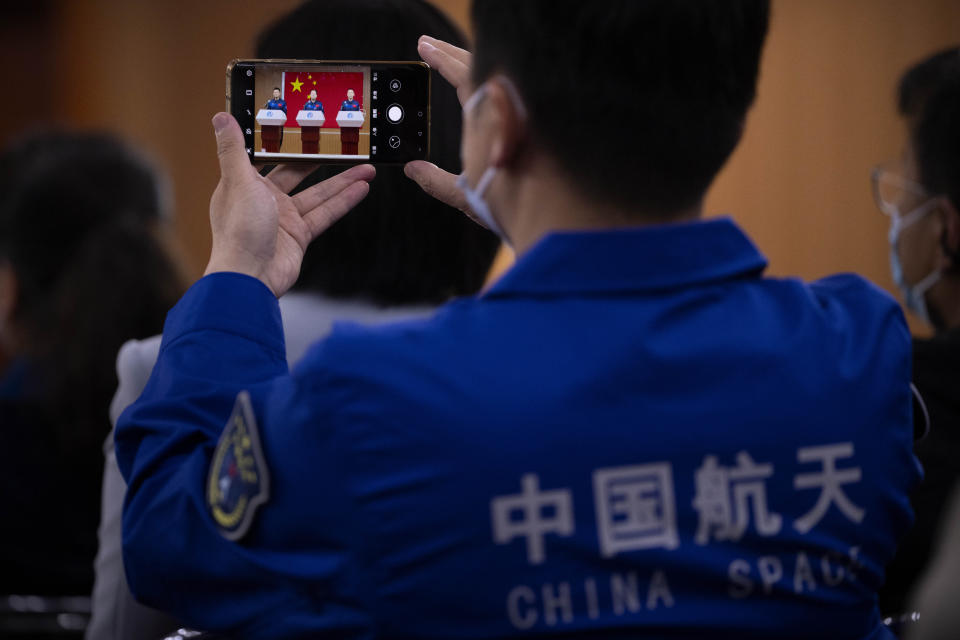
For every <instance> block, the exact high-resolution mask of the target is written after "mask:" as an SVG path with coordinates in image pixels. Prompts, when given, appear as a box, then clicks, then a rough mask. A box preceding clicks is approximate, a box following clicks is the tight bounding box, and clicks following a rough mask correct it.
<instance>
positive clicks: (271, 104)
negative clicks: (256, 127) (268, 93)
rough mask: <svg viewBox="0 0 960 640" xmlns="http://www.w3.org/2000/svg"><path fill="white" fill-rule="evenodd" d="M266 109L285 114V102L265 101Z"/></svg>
mask: <svg viewBox="0 0 960 640" xmlns="http://www.w3.org/2000/svg"><path fill="white" fill-rule="evenodd" d="M267 109H280V110H281V111H283V112H284V113H286V112H287V101H286V100H282V99H281V100H274V99H273V98H271V99H270V100H268V101H267Z"/></svg>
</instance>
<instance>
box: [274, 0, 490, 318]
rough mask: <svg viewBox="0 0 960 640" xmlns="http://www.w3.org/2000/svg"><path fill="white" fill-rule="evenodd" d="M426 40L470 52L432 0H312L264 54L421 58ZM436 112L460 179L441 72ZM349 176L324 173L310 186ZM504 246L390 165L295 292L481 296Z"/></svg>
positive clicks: (334, 230)
mask: <svg viewBox="0 0 960 640" xmlns="http://www.w3.org/2000/svg"><path fill="white" fill-rule="evenodd" d="M423 34H428V35H432V36H435V37H437V38H440V39H442V40H446V41H447V42H450V43H452V44H455V45H457V46H461V47H462V46H466V42H465V38H464V36H463V34H462V33H461V32H460V30H459V29H457V28H456V27H455V26H454V25H453V24H452V23H451V22H450V20H449V19H448V18H447V17H446V16H445V15H444V14H443V13H442V12H441V11H440V10H438V9H437V8H436V7H434V6H433V5H431V4H430V3H429V2H426V1H424V0H313V1H311V2H307V3H305V4H303V5H302V6H300V7H299V8H298V9H297V10H295V11H294V12H292V13H290V14H289V15H287V16H286V17H284V18H283V19H281V20H280V22H278V23H276V24H274V25H273V26H271V27H270V28H268V29H267V30H266V31H264V32H263V33H262V34H261V36H260V39H259V42H258V43H257V56H258V57H261V58H305V59H309V58H317V59H328V60H331V59H332V60H369V59H371V58H373V59H380V60H419V59H420V57H419V55H418V54H417V39H418V38H419V36H421V35H423ZM431 73H433V72H431ZM431 115H432V118H431V120H432V122H431V130H430V146H431V158H430V159H431V161H433V162H435V163H436V164H437V165H439V166H441V167H443V168H444V169H447V170H448V171H452V172H454V173H457V172H459V171H460V127H461V109H460V103H459V101H458V100H457V95H456V92H455V91H454V90H453V89H452V88H451V87H450V86H449V84H448V83H447V82H446V81H445V80H443V79H441V78H438V77H436V76H435V77H434V79H433V90H432V96H431ZM341 170H342V167H332V168H331V167H326V168H322V169H320V170H319V171H317V172H316V173H315V174H314V175H313V176H312V177H311V178H310V179H308V180H307V181H306V182H305V183H304V186H306V185H309V184H313V183H315V182H317V181H319V180H322V179H324V178H326V177H329V176H331V175H333V174H334V173H337V172H339V171H341ZM498 246H499V241H498V240H497V238H496V236H494V235H493V234H492V233H490V232H489V231H487V230H486V229H484V228H482V227H480V226H479V225H477V224H476V223H474V222H472V221H471V220H469V219H468V218H466V216H464V215H463V213H461V212H460V211H457V210H456V209H453V208H451V207H449V206H447V205H445V204H443V203H441V202H439V201H437V200H435V199H433V198H431V197H430V196H428V195H426V194H425V193H423V192H422V191H421V189H420V188H419V187H418V186H417V185H416V184H415V183H414V182H413V181H412V180H410V179H409V178H407V177H406V176H405V175H404V174H403V168H402V167H393V166H381V167H378V168H377V178H376V180H374V181H373V183H372V184H371V190H370V194H369V195H368V196H367V197H366V198H365V199H364V200H363V202H361V203H360V204H359V205H358V206H357V207H356V208H354V210H353V211H351V212H350V213H349V214H348V215H346V216H344V217H343V218H341V219H340V220H339V221H338V222H337V223H336V224H335V225H333V227H331V228H330V229H328V230H327V231H326V232H325V233H323V234H322V235H321V236H320V237H319V238H317V239H316V240H314V242H313V244H312V245H311V246H310V248H309V249H307V253H306V255H305V256H304V260H303V267H302V269H301V271H300V278H299V279H298V280H297V283H296V284H295V285H294V288H295V289H299V290H312V291H318V292H321V293H324V294H326V295H329V296H333V297H361V298H365V299H368V300H371V301H373V302H374V303H376V304H380V305H384V306H385V305H416V304H434V303H440V302H443V301H446V300H447V299H449V298H450V297H453V296H459V295H469V294H473V293H475V292H477V291H478V290H479V289H480V287H481V286H483V282H484V280H485V278H486V275H487V272H488V271H489V268H490V264H491V263H492V262H493V257H494V255H495V253H496V250H497V247H498Z"/></svg>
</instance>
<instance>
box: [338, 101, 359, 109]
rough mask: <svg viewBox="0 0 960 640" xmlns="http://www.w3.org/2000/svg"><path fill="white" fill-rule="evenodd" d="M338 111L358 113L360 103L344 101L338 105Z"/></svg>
mask: <svg viewBox="0 0 960 640" xmlns="http://www.w3.org/2000/svg"><path fill="white" fill-rule="evenodd" d="M340 111H360V103H359V102H357V101H356V100H344V101H343V102H341V103H340Z"/></svg>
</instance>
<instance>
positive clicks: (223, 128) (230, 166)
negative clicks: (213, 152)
mask: <svg viewBox="0 0 960 640" xmlns="http://www.w3.org/2000/svg"><path fill="white" fill-rule="evenodd" d="M213 130H214V131H215V132H216V134H217V158H218V159H219V161H220V177H221V178H223V179H224V180H236V179H241V178H243V177H246V176H248V175H249V174H250V172H251V171H253V165H251V164H250V159H249V158H248V157H247V152H246V149H245V148H244V146H243V133H242V132H241V131H240V125H238V124H237V121H236V120H234V119H233V116H231V115H230V114H229V113H224V112H222V111H221V112H220V113H218V114H217V115H215V116H213Z"/></svg>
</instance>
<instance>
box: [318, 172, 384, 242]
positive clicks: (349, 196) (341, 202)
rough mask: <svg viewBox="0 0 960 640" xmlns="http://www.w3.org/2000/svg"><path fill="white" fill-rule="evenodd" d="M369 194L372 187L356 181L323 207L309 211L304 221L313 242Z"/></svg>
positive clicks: (323, 204) (328, 200) (325, 201)
mask: <svg viewBox="0 0 960 640" xmlns="http://www.w3.org/2000/svg"><path fill="white" fill-rule="evenodd" d="M368 193H370V185H369V184H368V183H367V182H364V181H362V180H361V181H354V182H352V183H350V184H349V185H348V186H347V187H346V188H345V189H342V190H341V191H340V192H339V193H337V194H336V195H334V196H332V197H330V198H328V199H326V200H324V202H323V203H322V204H321V205H319V206H317V207H314V208H313V209H311V210H310V211H307V212H306V213H305V214H304V216H303V220H304V222H306V224H307V229H308V230H309V231H310V240H311V242H312V241H313V239H314V238H316V237H317V236H319V235H320V234H321V233H323V232H324V231H326V230H327V229H329V228H330V227H331V226H333V223H334V222H336V221H337V220H339V219H340V218H342V217H343V216H344V215H345V214H346V213H347V212H348V211H350V210H351V209H353V208H354V207H355V206H357V205H358V204H359V203H360V201H361V200H363V199H364V198H366V197H367V194H368Z"/></svg>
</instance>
